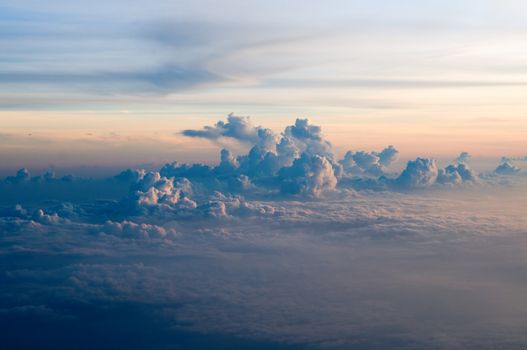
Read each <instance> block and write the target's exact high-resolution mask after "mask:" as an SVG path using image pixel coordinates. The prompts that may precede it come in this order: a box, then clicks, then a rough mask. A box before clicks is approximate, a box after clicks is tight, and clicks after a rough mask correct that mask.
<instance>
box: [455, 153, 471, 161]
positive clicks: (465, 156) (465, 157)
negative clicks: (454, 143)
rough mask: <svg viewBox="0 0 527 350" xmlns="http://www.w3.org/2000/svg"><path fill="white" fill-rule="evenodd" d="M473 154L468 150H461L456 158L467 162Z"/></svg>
mask: <svg viewBox="0 0 527 350" xmlns="http://www.w3.org/2000/svg"><path fill="white" fill-rule="evenodd" d="M470 158H472V156H471V155H470V153H468V152H461V153H460V154H459V156H457V158H456V162H457V163H467V162H468V161H469V160H470Z"/></svg>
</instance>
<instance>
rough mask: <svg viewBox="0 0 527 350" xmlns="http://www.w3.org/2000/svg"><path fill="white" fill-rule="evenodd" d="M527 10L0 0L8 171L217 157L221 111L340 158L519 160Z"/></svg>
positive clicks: (1, 115)
mask: <svg viewBox="0 0 527 350" xmlns="http://www.w3.org/2000/svg"><path fill="white" fill-rule="evenodd" d="M526 11H527V3H526V2H525V1H514V0H499V1H497V0H496V1H490V0H478V1H475V0H474V1H473V0H465V1H453V0H447V1H444V0H443V1H415V0H405V1H380V0H374V1H337V0H331V1H323V2H322V1H297V0H293V1H287V2H285V1H276V0H271V1H265V2H263V1H243V2H242V1H221V2H219V1H210V0H200V1H145V0H140V1H133V2H130V1H111V2H108V1H100V0H94V1H90V2H86V3H85V2H83V3H82V5H79V3H78V2H71V1H65V0H64V1H36V0H35V1H23V0H22V1H20V0H17V1H10V0H2V1H0V47H1V49H0V125H1V128H0V164H1V165H0V168H1V169H0V172H12V170H13V169H17V168H19V167H22V166H26V167H34V168H46V167H49V166H56V167H59V168H60V167H62V168H67V167H70V168H73V167H78V166H97V167H115V168H122V167H123V166H133V165H139V164H150V163H152V164H159V163H162V162H165V161H169V160H174V159H177V160H181V161H202V162H212V161H214V160H216V157H217V152H216V149H217V145H214V144H213V143H210V142H204V141H203V140H196V139H188V138H185V137H183V136H182V135H180V131H181V130H183V129H188V128H200V127H201V126H203V125H211V124H212V123H213V122H215V121H216V120H218V119H222V118H224V117H225V116H226V115H227V114H228V113H231V112H234V113H235V114H237V115H250V116H251V118H252V120H253V122H254V123H255V124H257V125H265V126H266V127H270V128H272V129H273V130H277V131H279V130H281V129H283V127H284V126H285V125H289V124H290V123H291V122H292V121H293V120H294V119H295V118H297V117H309V118H310V119H311V120H312V121H313V122H314V123H316V124H318V125H321V126H322V127H323V131H324V134H325V135H326V137H327V138H328V139H329V140H330V141H331V142H332V143H333V144H334V145H335V149H336V150H337V151H338V152H340V153H341V154H342V153H344V151H345V150H347V149H368V150H369V149H381V148H382V147H384V146H386V145H388V144H393V145H396V146H397V148H398V149H399V150H400V151H401V154H402V155H403V156H404V157H408V158H410V157H413V156H416V155H424V156H431V157H438V158H441V157H444V158H448V159H451V158H452V157H454V156H455V155H456V154H458V153H459V152H460V151H468V152H469V153H471V154H472V155H473V156H475V157H495V158H496V157H501V156H504V155H506V156H511V157H514V156H525V154H526V152H527V103H526V101H527V65H526V63H525V62H527V45H526V44H525V43H526V42H527V22H525V20H524V19H525V16H524V14H525V12H526Z"/></svg>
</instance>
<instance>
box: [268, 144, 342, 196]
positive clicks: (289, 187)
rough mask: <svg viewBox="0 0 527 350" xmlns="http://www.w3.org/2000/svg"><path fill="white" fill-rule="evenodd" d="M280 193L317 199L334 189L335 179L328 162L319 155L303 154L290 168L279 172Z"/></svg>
mask: <svg viewBox="0 0 527 350" xmlns="http://www.w3.org/2000/svg"><path fill="white" fill-rule="evenodd" d="M278 176H279V178H280V181H281V187H280V191H281V193H284V194H303V195H309V196H314V197H318V196H320V195H321V194H323V193H324V192H326V191H330V190H333V189H335V188H336V186H337V178H336V177H335V173H334V170H333V166H332V164H331V163H330V161H329V160H328V159H327V158H326V157H324V156H319V155H314V156H309V155H308V154H307V153H303V154H302V156H301V157H300V158H298V159H296V160H295V161H294V162H293V164H292V165H291V166H290V167H286V168H282V169H281V170H280V172H279V175H278Z"/></svg>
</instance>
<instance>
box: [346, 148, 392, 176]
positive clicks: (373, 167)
mask: <svg viewBox="0 0 527 350" xmlns="http://www.w3.org/2000/svg"><path fill="white" fill-rule="evenodd" d="M398 153H399V151H397V149H395V147H393V146H388V147H386V148H385V149H383V150H382V151H381V152H365V151H357V152H353V151H348V152H346V154H345V155H344V158H343V159H342V160H340V161H339V163H340V164H341V165H342V167H343V170H344V172H345V173H346V174H350V175H369V176H374V177H375V176H377V177H378V176H381V175H383V174H384V172H385V167H388V166H390V165H391V164H392V163H393V162H394V161H395V160H396V159H397V155H398Z"/></svg>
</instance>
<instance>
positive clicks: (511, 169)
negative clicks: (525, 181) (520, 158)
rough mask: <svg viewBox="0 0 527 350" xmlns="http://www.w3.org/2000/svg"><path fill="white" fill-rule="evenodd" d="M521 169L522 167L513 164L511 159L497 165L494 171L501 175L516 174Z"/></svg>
mask: <svg viewBox="0 0 527 350" xmlns="http://www.w3.org/2000/svg"><path fill="white" fill-rule="evenodd" d="M520 171H521V168H519V167H517V166H516V165H514V164H512V163H511V162H510V161H509V160H504V161H502V163H501V164H500V165H498V166H497V167H496V169H495V170H494V172H495V173H496V174H499V175H515V174H518V173H519V172H520Z"/></svg>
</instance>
